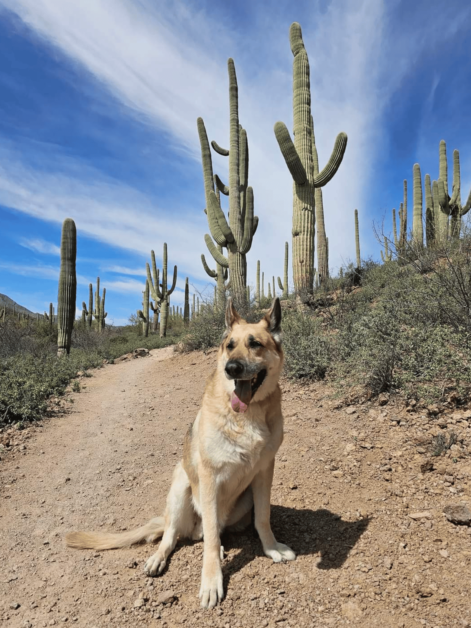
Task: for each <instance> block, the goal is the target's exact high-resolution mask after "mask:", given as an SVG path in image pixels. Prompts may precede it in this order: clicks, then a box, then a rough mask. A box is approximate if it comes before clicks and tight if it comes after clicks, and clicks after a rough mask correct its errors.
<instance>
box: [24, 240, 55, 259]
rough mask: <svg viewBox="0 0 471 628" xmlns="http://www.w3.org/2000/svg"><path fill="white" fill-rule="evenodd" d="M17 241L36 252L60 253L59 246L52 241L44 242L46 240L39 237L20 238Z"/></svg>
mask: <svg viewBox="0 0 471 628" xmlns="http://www.w3.org/2000/svg"><path fill="white" fill-rule="evenodd" d="M19 242H20V244H21V246H24V247H25V248H26V249H29V250H30V251H35V252H36V253H44V254H46V255H60V254H61V249H60V246H57V244H53V243H52V242H46V240H42V239H41V238H20V241H19Z"/></svg>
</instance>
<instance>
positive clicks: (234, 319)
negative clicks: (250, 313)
mask: <svg viewBox="0 0 471 628" xmlns="http://www.w3.org/2000/svg"><path fill="white" fill-rule="evenodd" d="M240 320H241V319H240V316H239V313H238V312H237V310H236V309H235V307H234V303H233V302H232V299H231V297H229V298H228V299H227V306H226V331H230V330H231V329H232V328H233V326H234V325H237V323H239V322H240Z"/></svg>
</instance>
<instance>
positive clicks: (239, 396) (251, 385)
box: [231, 369, 267, 412]
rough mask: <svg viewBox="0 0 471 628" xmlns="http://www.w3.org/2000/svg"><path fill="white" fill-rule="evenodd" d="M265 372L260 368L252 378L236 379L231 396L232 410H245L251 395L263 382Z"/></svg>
mask: <svg viewBox="0 0 471 628" xmlns="http://www.w3.org/2000/svg"><path fill="white" fill-rule="evenodd" d="M266 375H267V372H266V370H265V369H262V370H261V371H260V372H259V373H257V375H255V377H252V379H236V380H234V381H235V389H234V392H233V393H232V396H231V405H232V409H233V410H234V412H246V411H247V408H248V405H249V403H250V402H251V401H252V398H253V396H254V395H255V393H256V392H257V390H258V389H259V388H260V386H261V385H262V384H263V380H264V379H265V377H266Z"/></svg>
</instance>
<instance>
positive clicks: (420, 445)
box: [0, 348, 471, 628]
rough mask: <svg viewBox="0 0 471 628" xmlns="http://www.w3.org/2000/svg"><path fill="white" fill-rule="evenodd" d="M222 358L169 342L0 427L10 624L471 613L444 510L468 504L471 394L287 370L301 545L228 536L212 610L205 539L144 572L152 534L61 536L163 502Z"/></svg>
mask: <svg viewBox="0 0 471 628" xmlns="http://www.w3.org/2000/svg"><path fill="white" fill-rule="evenodd" d="M215 358H216V354H215V353H214V352H211V353H209V354H207V355H204V354H203V353H193V354H190V355H174V356H173V355H172V349H171V348H167V349H162V350H158V351H153V352H152V355H151V357H146V358H139V359H136V360H132V361H129V362H124V363H121V364H115V365H107V366H105V367H104V368H102V369H99V370H97V371H94V375H93V377H92V378H85V377H84V378H82V379H81V380H80V381H81V386H82V390H81V392H79V393H71V394H70V395H69V397H68V400H66V401H65V403H64V406H66V407H68V411H67V412H65V413H63V414H62V415H61V416H59V417H55V418H52V419H47V420H44V421H43V423H42V425H39V426H34V427H30V428H28V429H27V430H23V431H16V430H3V432H2V433H0V443H3V445H4V447H3V449H2V451H1V452H0V457H1V461H0V535H1V537H0V540H1V545H0V565H1V567H0V623H1V625H2V626H5V627H6V628H14V627H15V628H16V627H17V626H23V627H33V626H34V627H36V626H54V625H62V624H73V625H76V626H83V627H86V628H94V627H96V628H99V627H101V626H116V627H120V626H133V627H134V626H141V625H142V626H155V627H158V626H167V627H171V626H179V625H182V624H185V625H187V626H217V627H221V628H223V627H224V628H234V627H235V628H238V627H240V628H245V627H247V628H250V627H252V626H253V627H255V626H256V627H257V628H260V627H261V628H265V627H270V628H272V627H275V626H278V625H279V626H281V627H282V628H285V627H289V626H291V627H296V628H297V627H300V626H320V627H323V626H344V625H349V624H352V625H361V626H366V627H370V626H371V627H377V626H380V627H382V628H383V627H384V628H388V627H391V628H393V627H415V626H422V625H423V626H435V627H438V626H442V627H444V626H453V627H455V626H469V625H471V624H470V623H468V622H471V534H470V533H471V528H470V527H469V526H463V525H461V526H458V525H454V524H453V523H450V522H449V521H447V519H446V518H445V516H444V514H443V509H444V506H445V505H447V504H459V503H462V502H464V503H467V504H468V505H471V454H470V450H469V449H468V444H469V443H471V412H469V411H467V410H466V409H462V410H460V411H459V412H457V411H456V410H455V411H452V409H449V410H448V409H446V408H442V409H438V414H434V415H432V414H430V413H429V412H427V411H423V410H422V411H420V412H419V411H418V412H414V411H411V409H410V408H409V411H406V409H403V408H399V407H395V406H394V405H393V404H392V401H389V403H387V404H386V405H384V406H382V407H380V406H378V404H374V403H373V404H369V403H368V404H364V405H361V406H356V407H351V406H350V407H339V404H338V403H337V404H336V402H335V401H333V400H332V397H331V396H329V395H328V390H327V388H326V387H325V385H324V384H322V383H318V384H313V385H310V386H308V387H306V386H304V387H303V386H299V385H294V384H290V383H288V382H283V408H284V415H285V428H286V437H285V441H284V443H283V445H282V447H281V449H280V451H279V453H278V456H277V464H276V472H275V481H274V488H273V493H272V503H273V509H272V523H273V528H274V531H275V534H276V536H277V538H278V540H279V541H281V542H285V543H287V544H289V545H290V546H291V547H292V548H293V549H294V550H295V551H296V553H297V555H298V557H297V559H296V561H294V562H292V563H289V564H273V563H272V562H271V561H270V560H269V559H268V558H266V557H264V556H263V555H262V552H261V546H260V543H259V540H258V538H257V535H256V533H255V531H254V530H253V529H249V530H248V531H246V532H245V533H242V534H233V535H226V536H225V537H224V539H223V544H224V547H225V550H226V555H225V559H224V564H223V571H224V578H225V589H226V599H225V600H224V602H223V604H222V606H220V607H219V608H217V609H214V610H212V611H203V610H202V609H200V607H199V601H198V590H199V578H200V573H201V565H202V550H203V547H202V543H195V544H187V543H185V544H182V545H179V546H177V550H176V552H175V553H174V555H173V556H172V558H171V560H170V561H169V566H168V568H167V569H166V571H165V572H164V574H163V575H162V576H161V577H159V578H155V579H151V578H147V577H146V576H145V575H144V573H143V571H142V568H143V564H144V562H145V560H146V559H147V558H148V556H149V555H150V554H151V553H153V551H154V548H153V547H149V546H145V545H142V546H138V547H133V548H130V549H123V550H114V551H109V552H93V551H88V550H85V551H76V550H71V549H68V548H66V547H65V544H64V541H63V538H64V535H65V533H66V532H68V531H71V530H79V529H84V530H105V529H106V530H113V531H117V530H126V529H130V528H132V527H135V526H137V525H140V524H142V523H145V522H146V521H147V520H148V519H150V518H151V517H153V516H156V515H158V514H161V513H162V512H163V508H164V504H165V497H166V492H167V490H168V487H169V483H170V479H171V474H172V470H173V467H174V465H175V462H176V461H177V460H178V459H179V458H180V456H181V452H182V442H183V437H184V434H185V432H186V430H187V427H188V425H189V424H190V423H191V422H192V421H193V419H194V417H195V415H196V412H197V409H198V407H199V404H200V399H201V396H202V392H203V389H204V382H205V379H206V377H207V375H208V374H209V373H210V372H211V370H212V368H213V367H214V365H215ZM72 400H73V403H71V401H72ZM436 410H437V409H432V410H431V412H435V411H436ZM451 431H454V432H455V433H456V434H457V436H458V442H457V444H455V445H453V447H452V448H451V450H449V451H448V452H446V453H445V454H444V455H443V456H441V457H433V456H431V450H430V442H431V439H432V436H433V435H434V434H438V433H442V434H447V433H448V434H449V433H450V432H451ZM427 461H430V462H429V464H428V469H429V470H426V466H424V463H426V462H427ZM422 471H423V472H422Z"/></svg>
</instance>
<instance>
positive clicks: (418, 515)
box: [409, 510, 432, 520]
mask: <svg viewBox="0 0 471 628" xmlns="http://www.w3.org/2000/svg"><path fill="white" fill-rule="evenodd" d="M409 517H410V518H411V519H414V520H418V519H431V518H432V513H431V512H429V511H428V510H424V511H423V512H411V513H410V514H409Z"/></svg>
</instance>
